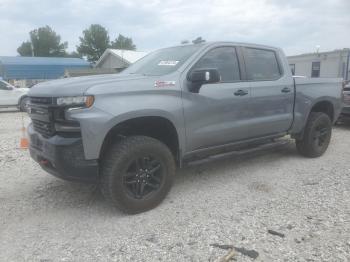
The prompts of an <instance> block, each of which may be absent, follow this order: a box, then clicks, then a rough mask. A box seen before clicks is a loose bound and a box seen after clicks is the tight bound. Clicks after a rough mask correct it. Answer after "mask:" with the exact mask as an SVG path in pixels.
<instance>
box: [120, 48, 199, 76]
mask: <svg viewBox="0 0 350 262" xmlns="http://www.w3.org/2000/svg"><path fill="white" fill-rule="evenodd" d="M202 46H203V45H201V44H197V45H186V46H177V47H170V48H165V49H160V50H157V51H154V52H152V53H150V54H149V55H147V56H145V57H144V58H142V59H140V60H139V61H137V62H136V63H134V64H132V65H131V66H130V67H129V68H127V69H126V70H125V71H124V73H128V74H143V75H149V76H161V75H166V74H169V73H172V72H174V71H175V70H176V69H178V68H179V67H180V66H181V65H182V64H183V63H185V62H186V60H187V59H188V58H189V57H190V56H191V55H193V54H194V53H195V52H196V51H197V50H199V48H200V47H202Z"/></svg>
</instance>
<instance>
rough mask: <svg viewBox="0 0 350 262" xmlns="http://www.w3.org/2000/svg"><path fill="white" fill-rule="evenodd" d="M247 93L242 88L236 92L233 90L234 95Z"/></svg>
mask: <svg viewBox="0 0 350 262" xmlns="http://www.w3.org/2000/svg"><path fill="white" fill-rule="evenodd" d="M247 94H248V91H246V90H243V89H239V90H237V91H236V92H234V95H235V96H245V95H247Z"/></svg>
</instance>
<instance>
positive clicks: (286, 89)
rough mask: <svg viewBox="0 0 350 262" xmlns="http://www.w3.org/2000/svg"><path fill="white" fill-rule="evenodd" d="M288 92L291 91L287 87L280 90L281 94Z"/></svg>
mask: <svg viewBox="0 0 350 262" xmlns="http://www.w3.org/2000/svg"><path fill="white" fill-rule="evenodd" d="M290 91H291V89H290V88H289V87H284V88H282V90H281V92H282V93H289V92H290Z"/></svg>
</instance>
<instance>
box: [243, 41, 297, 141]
mask: <svg viewBox="0 0 350 262" xmlns="http://www.w3.org/2000/svg"><path fill="white" fill-rule="evenodd" d="M243 55H244V61H245V69H246V77H247V80H248V81H249V83H250V90H251V103H250V105H251V113H252V115H251V124H252V126H251V128H252V129H251V130H252V131H251V132H252V135H253V136H255V137H260V136H265V135H273V134H275V133H281V132H285V131H287V130H289V128H290V126H291V124H292V121H293V103H294V84H293V79H292V76H291V75H290V72H289V71H288V72H285V71H284V70H283V66H282V60H281V59H280V58H279V54H278V53H277V51H276V50H273V49H259V48H250V47H244V48H243Z"/></svg>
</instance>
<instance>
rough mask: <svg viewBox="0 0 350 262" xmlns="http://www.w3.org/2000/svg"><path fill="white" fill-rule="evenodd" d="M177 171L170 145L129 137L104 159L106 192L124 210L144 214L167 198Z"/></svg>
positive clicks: (104, 190) (102, 176)
mask: <svg viewBox="0 0 350 262" xmlns="http://www.w3.org/2000/svg"><path fill="white" fill-rule="evenodd" d="M174 174H175V162H174V158H173V155H172V153H171V152H170V150H169V148H168V147H167V146H166V145H164V144H163V143H162V142H160V141H158V140H156V139H154V138H151V137H145V136H132V137H127V138H125V139H123V140H121V141H120V142H119V143H116V144H114V145H112V146H111V148H110V150H109V151H108V152H107V154H106V155H105V157H104V159H103V161H102V168H101V179H102V181H101V187H102V192H103V194H104V196H105V197H106V198H107V199H108V200H109V201H110V202H112V203H113V204H114V205H115V206H117V207H118V208H120V209H121V210H122V211H124V212H126V213H140V212H144V211H147V210H149V209H152V208H154V207H156V206H157V205H158V204H159V203H160V202H161V201H162V200H163V199H164V198H165V196H166V195H167V193H168V192H169V190H170V188H171V185H172V181H173V177H174Z"/></svg>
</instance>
